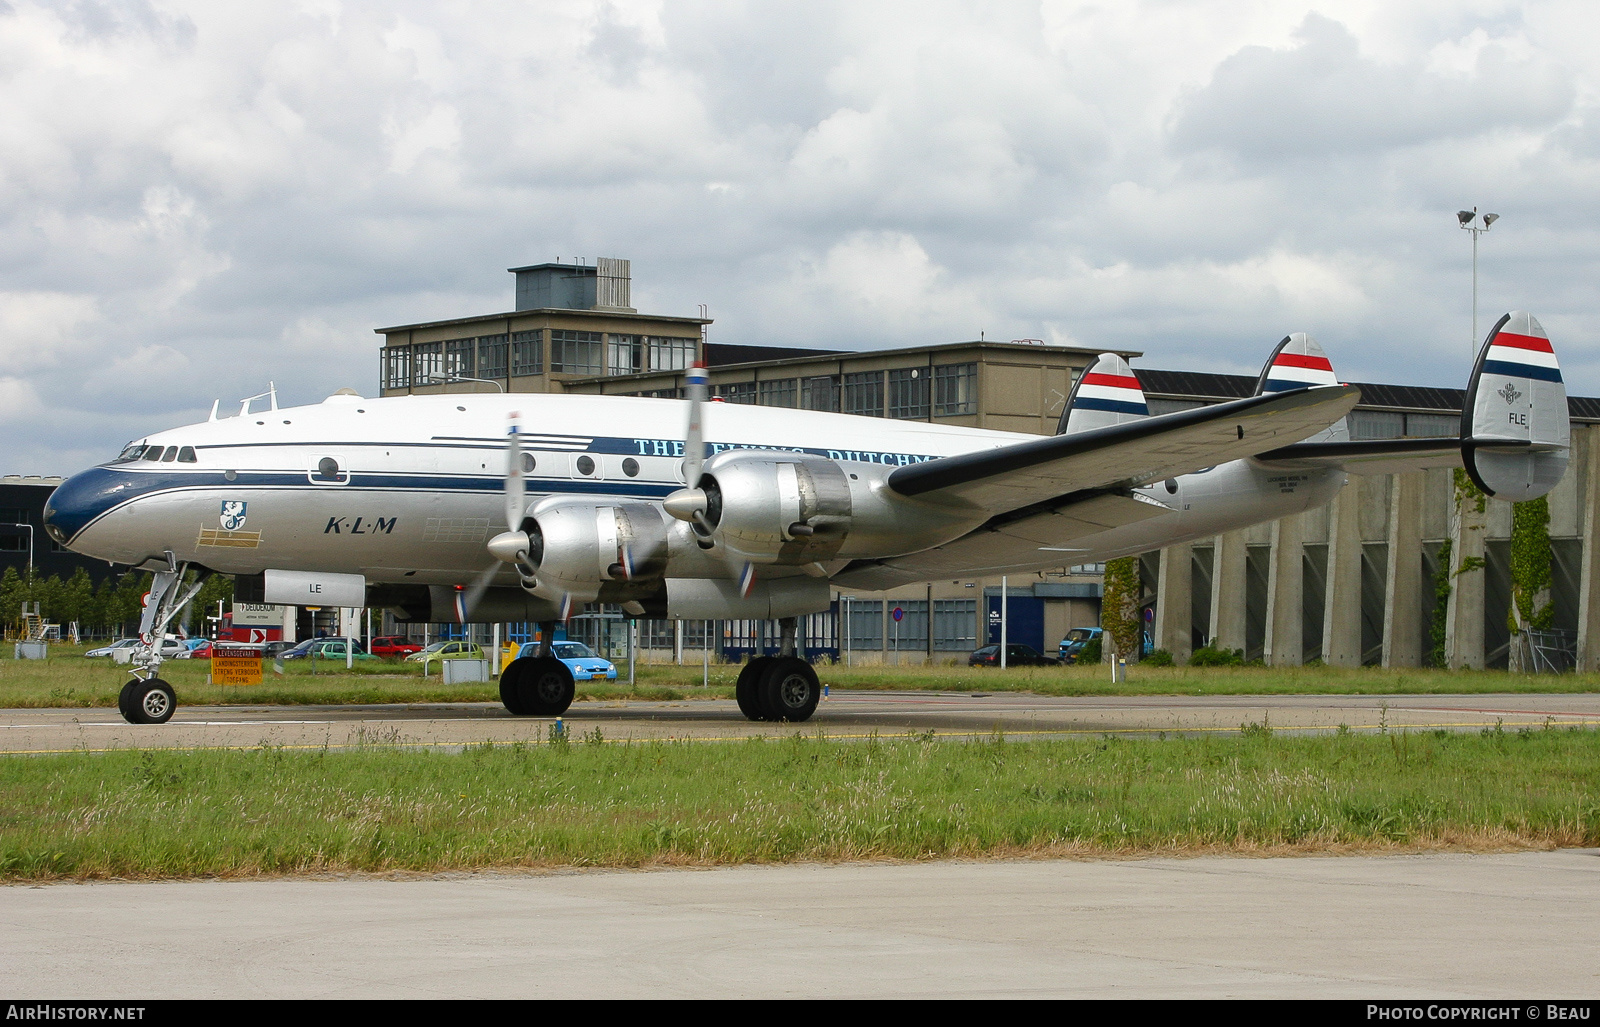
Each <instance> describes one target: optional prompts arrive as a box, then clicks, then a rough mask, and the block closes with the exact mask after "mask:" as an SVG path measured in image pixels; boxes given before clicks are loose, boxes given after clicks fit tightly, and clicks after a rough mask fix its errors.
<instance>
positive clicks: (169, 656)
mask: <svg viewBox="0 0 1600 1027" xmlns="http://www.w3.org/2000/svg"><path fill="white" fill-rule="evenodd" d="M138 644H139V640H138V639H137V638H124V639H119V640H118V641H116V642H113V643H111V644H110V645H103V646H101V647H100V648H98V649H90V650H89V651H88V652H86V653H84V654H83V655H85V656H111V655H113V654H114V653H115V652H116V651H117V650H119V649H132V648H133V647H134V646H136V645H138ZM188 655H189V650H188V648H187V647H185V646H184V644H183V643H182V642H180V641H178V640H177V639H176V638H166V639H162V641H161V658H162V659H164V660H180V659H184V658H185V657H187V656H188Z"/></svg>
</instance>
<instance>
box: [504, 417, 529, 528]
mask: <svg viewBox="0 0 1600 1027" xmlns="http://www.w3.org/2000/svg"><path fill="white" fill-rule="evenodd" d="M526 495H527V481H526V479H525V478H524V476H523V471H522V445H521V439H520V438H519V437H518V435H517V414H516V413H515V412H513V413H512V414H511V426H510V427H509V428H508V429H507V430H506V527H507V528H509V529H510V530H512V531H516V530H517V529H518V528H519V527H520V526H521V524H522V515H523V512H524V511H525V510H526V509H527V506H526V499H525V497H526Z"/></svg>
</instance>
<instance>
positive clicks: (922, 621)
mask: <svg viewBox="0 0 1600 1027" xmlns="http://www.w3.org/2000/svg"><path fill="white" fill-rule="evenodd" d="M897 609H898V610H899V611H900V620H899V622H898V623H897V622H896V621H895V619H894V611H895V610H897ZM889 640H890V641H889V648H891V649H897V650H900V651H901V652H922V651H926V650H927V648H928V601H927V600H926V599H900V600H894V601H893V602H892V603H891V605H890V606H889ZM973 648H974V649H976V648H977V646H973Z"/></svg>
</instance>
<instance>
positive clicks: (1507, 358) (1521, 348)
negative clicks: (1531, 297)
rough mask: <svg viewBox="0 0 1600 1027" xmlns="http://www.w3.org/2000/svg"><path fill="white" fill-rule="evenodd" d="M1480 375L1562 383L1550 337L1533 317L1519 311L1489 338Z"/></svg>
mask: <svg viewBox="0 0 1600 1027" xmlns="http://www.w3.org/2000/svg"><path fill="white" fill-rule="evenodd" d="M1483 373H1484V374H1503V375H1508V376H1510V377H1514V378H1531V379H1535V380H1538V381H1542V382H1559V381H1561V368H1560V366H1559V365H1558V364H1557V363H1556V351H1555V350H1554V349H1552V348H1551V346H1550V337H1549V336H1547V335H1546V334H1545V331H1544V327H1543V326H1542V325H1540V324H1539V322H1538V320H1537V319H1536V318H1535V317H1534V316H1533V315H1532V314H1529V313H1528V312H1526V311H1522V310H1519V311H1517V312H1516V313H1513V314H1512V315H1511V316H1510V318H1509V319H1508V320H1507V321H1506V323H1505V326H1504V327H1502V328H1501V329H1500V330H1499V331H1497V332H1495V333H1494V335H1493V336H1492V337H1491V338H1490V339H1489V352H1488V353H1486V354H1484V358H1483Z"/></svg>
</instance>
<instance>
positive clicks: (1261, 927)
mask: <svg viewBox="0 0 1600 1027" xmlns="http://www.w3.org/2000/svg"><path fill="white" fill-rule="evenodd" d="M0 923H3V925H4V929H3V930H0V990H3V991H5V992H6V993H8V994H11V995H16V996H25V997H27V998H28V999H30V1000H33V999H49V998H79V999H82V998H85V997H94V998H103V999H112V1000H135V1001H136V1000H138V999H151V998H246V999H248V998H381V999H393V998H886V999H890V998H1129V999H1132V998H1343V999H1361V1000H1367V1001H1382V1002H1388V1001H1394V1000H1402V999H1429V1000H1448V999H1452V998H1477V999H1496V998H1500V999H1507V1000H1522V1001H1526V1000H1540V1002H1541V1004H1540V1006H1539V1011H1540V1012H1541V1013H1544V1014H1545V1015H1547V1016H1549V1015H1553V1014H1550V1013H1549V1012H1548V1010H1549V1006H1548V1005H1544V1004H1542V1003H1543V1001H1544V1000H1557V999H1565V1000H1582V999H1588V1000H1592V999H1595V998H1596V997H1600V961H1597V960H1596V958H1595V953H1596V952H1600V850H1588V849H1585V850H1565V851H1556V852H1528V853H1514V854H1498V855H1418V856H1381V857H1370V856H1361V857H1315V858H1273V859H1252V858H1241V857H1206V858H1195V859H1144V860H1122V861H1082V862H1074V861H1061V860H1050V861H1030V862H1005V861H992V862H938V863H916V864H878V865H874V864H841V865H815V864H802V865H787V866H743V867H734V868H729V869H719V870H667V871H605V872H568V873H561V874H548V875H542V876H540V875H520V876H519V875H502V874H475V875H454V876H443V877H430V878H423V879H404V880H401V879H395V880H387V879H374V878H346V879H306V878H294V879H273V880H260V881H240V882H223V881H210V882H189V883H151V884H138V883H102V884H71V885H48V886H35V887H27V886H14V887H9V888H0ZM1585 1004H1587V1003H1585ZM1572 1005H1573V1003H1572V1002H1570V1001H1569V1002H1567V1003H1566V1005H1565V1006H1564V1007H1563V1008H1567V1007H1571V1006H1572ZM1517 1008H1519V1009H1520V1008H1521V1007H1520V1006H1519V1007H1517ZM1418 1018H1420V1010H1419V1017H1418ZM1525 1018H1531V1017H1525Z"/></svg>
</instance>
